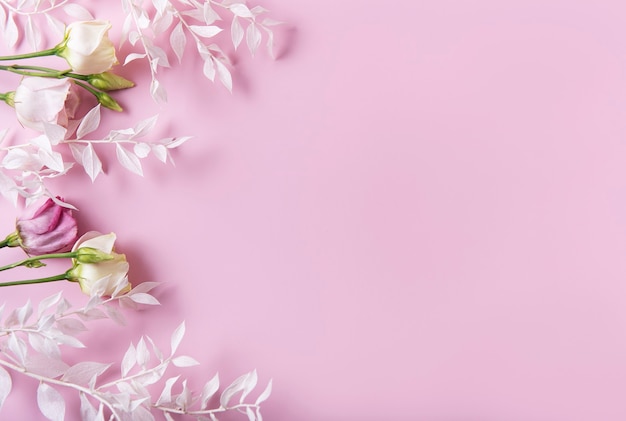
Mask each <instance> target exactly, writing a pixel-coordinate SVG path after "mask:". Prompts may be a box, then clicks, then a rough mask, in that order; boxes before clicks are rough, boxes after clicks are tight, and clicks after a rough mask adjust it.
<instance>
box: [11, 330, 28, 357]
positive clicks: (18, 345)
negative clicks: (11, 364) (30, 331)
mask: <svg viewBox="0 0 626 421" xmlns="http://www.w3.org/2000/svg"><path fill="white" fill-rule="evenodd" d="M8 343H9V349H10V350H11V352H12V353H13V355H15V357H16V358H17V359H18V360H19V361H21V362H22V364H23V363H24V361H25V360H26V350H27V347H26V344H25V343H24V341H23V340H22V339H21V338H18V337H17V335H16V334H15V333H12V334H10V335H9V341H8Z"/></svg>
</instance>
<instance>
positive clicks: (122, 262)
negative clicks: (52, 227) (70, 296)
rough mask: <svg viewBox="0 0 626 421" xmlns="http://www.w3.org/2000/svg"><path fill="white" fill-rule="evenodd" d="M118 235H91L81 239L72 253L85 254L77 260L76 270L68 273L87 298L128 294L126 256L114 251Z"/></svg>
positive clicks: (87, 234)
mask: <svg viewBox="0 0 626 421" xmlns="http://www.w3.org/2000/svg"><path fill="white" fill-rule="evenodd" d="M115 238H116V237H115V234H114V233H110V234H100V233H99V232H96V231H90V232H88V233H86V234H85V235H83V236H82V237H80V238H79V239H78V241H76V244H74V247H73V248H72V251H74V252H76V251H81V249H82V250H83V251H84V252H85V253H84V254H85V255H84V256H83V257H82V258H81V257H79V258H76V259H74V267H73V268H72V269H70V270H69V271H68V275H69V279H70V280H71V281H75V282H78V283H79V284H80V289H81V291H83V292H84V293H85V294H88V295H99V296H102V295H107V296H111V295H113V296H114V295H117V294H118V293H123V292H128V291H129V290H130V288H131V285H130V283H129V282H128V277H127V276H126V275H127V273H128V268H129V265H128V262H127V261H126V256H125V255H123V254H118V253H115V252H114V251H113V245H114V243H115Z"/></svg>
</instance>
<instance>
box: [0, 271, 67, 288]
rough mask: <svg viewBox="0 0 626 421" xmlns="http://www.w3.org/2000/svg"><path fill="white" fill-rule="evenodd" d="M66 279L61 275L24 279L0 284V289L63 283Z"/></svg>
mask: <svg viewBox="0 0 626 421" xmlns="http://www.w3.org/2000/svg"><path fill="white" fill-rule="evenodd" d="M66 279H67V274H65V273H62V274H60V275H55V276H48V277H47V278H38V279H26V280H24V281H12V282H0V287H10V286H13V285H26V284H43V283H44V282H54V281H64V280H66Z"/></svg>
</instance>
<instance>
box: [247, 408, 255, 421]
mask: <svg viewBox="0 0 626 421" xmlns="http://www.w3.org/2000/svg"><path fill="white" fill-rule="evenodd" d="M246 415H247V416H248V421H256V417H255V416H254V411H253V410H252V409H250V407H249V406H248V407H247V408H246Z"/></svg>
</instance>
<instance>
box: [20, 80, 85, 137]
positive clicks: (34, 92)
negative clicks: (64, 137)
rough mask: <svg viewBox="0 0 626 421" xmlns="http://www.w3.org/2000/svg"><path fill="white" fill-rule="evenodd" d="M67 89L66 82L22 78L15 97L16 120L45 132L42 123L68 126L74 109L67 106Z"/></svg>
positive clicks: (68, 84) (67, 82) (72, 106)
mask: <svg viewBox="0 0 626 421" xmlns="http://www.w3.org/2000/svg"><path fill="white" fill-rule="evenodd" d="M70 87H71V82H70V81H69V80H68V79H51V78H43V77H26V78H24V79H22V82H21V83H20V84H19V86H18V87H17V89H16V90H15V97H14V101H15V113H16V114H17V119H18V120H19V122H20V123H21V124H22V125H23V126H24V127H29V128H31V129H34V130H38V131H40V132H43V131H44V123H48V124H58V125H60V126H63V127H67V123H68V118H72V117H73V116H74V115H73V114H74V111H75V108H76V107H75V105H70V104H69V103H68V104H66V100H68V99H69V98H71V96H70ZM69 102H75V101H69ZM68 105H70V106H69V108H67V109H66V107H67V106H68Z"/></svg>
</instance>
